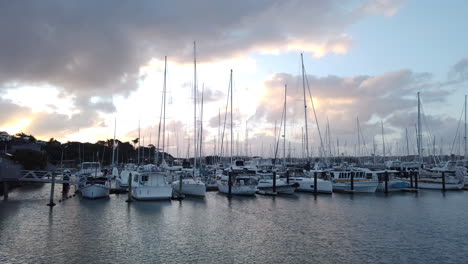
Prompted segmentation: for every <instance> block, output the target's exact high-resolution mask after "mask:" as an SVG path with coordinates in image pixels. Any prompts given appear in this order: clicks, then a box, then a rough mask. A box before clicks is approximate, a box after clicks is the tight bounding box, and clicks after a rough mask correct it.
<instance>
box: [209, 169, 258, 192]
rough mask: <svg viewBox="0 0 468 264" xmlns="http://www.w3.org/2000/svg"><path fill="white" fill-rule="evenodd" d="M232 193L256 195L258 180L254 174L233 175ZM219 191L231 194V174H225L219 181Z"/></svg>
mask: <svg viewBox="0 0 468 264" xmlns="http://www.w3.org/2000/svg"><path fill="white" fill-rule="evenodd" d="M231 177H232V178H231V181H232V185H231V194H233V195H255V193H256V192H257V181H256V179H255V178H256V177H255V176H254V175H242V174H239V175H236V174H234V173H233V175H232V176H231ZM218 191H219V192H221V193H225V194H229V176H227V175H223V176H222V177H221V180H220V181H219V183H218Z"/></svg>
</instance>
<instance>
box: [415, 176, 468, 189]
mask: <svg viewBox="0 0 468 264" xmlns="http://www.w3.org/2000/svg"><path fill="white" fill-rule="evenodd" d="M464 186H465V183H463V182H461V183H446V184H445V189H446V190H461V189H463V187H464ZM418 188H420V189H430V190H442V189H443V186H442V181H440V182H439V181H437V182H435V181H434V182H426V181H425V180H424V179H419V180H418Z"/></svg>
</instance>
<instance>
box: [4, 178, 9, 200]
mask: <svg viewBox="0 0 468 264" xmlns="http://www.w3.org/2000/svg"><path fill="white" fill-rule="evenodd" d="M3 200H5V201H6V200H8V182H7V181H4V182H3Z"/></svg>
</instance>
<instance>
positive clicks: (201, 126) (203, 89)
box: [199, 83, 205, 167]
mask: <svg viewBox="0 0 468 264" xmlns="http://www.w3.org/2000/svg"><path fill="white" fill-rule="evenodd" d="M204 91H205V84H204V83H203V84H202V94H201V108H200V148H199V149H200V152H199V153H200V155H199V156H200V167H201V162H202V146H203V92H204Z"/></svg>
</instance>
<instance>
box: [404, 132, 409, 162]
mask: <svg viewBox="0 0 468 264" xmlns="http://www.w3.org/2000/svg"><path fill="white" fill-rule="evenodd" d="M405 130H406V155H407V156H408V157H409V141H408V128H405Z"/></svg>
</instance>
